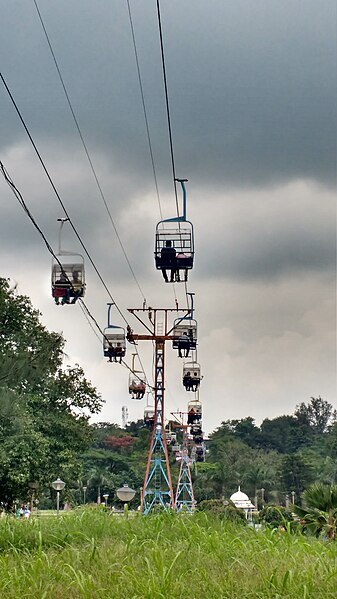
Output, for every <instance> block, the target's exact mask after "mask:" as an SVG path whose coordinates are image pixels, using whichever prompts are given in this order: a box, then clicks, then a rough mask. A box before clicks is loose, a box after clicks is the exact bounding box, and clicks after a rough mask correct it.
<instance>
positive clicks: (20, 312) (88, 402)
mask: <svg viewBox="0 0 337 599" xmlns="http://www.w3.org/2000/svg"><path fill="white" fill-rule="evenodd" d="M0 341H1V342H0V439H1V446H0V447H1V448H0V497H1V500H2V501H3V502H10V501H13V500H14V499H15V498H16V497H20V496H24V495H25V494H27V493H28V488H29V483H32V482H34V483H38V484H40V485H46V484H50V482H51V481H52V480H54V477H55V478H56V477H57V476H61V477H63V478H64V479H65V480H67V479H69V477H73V476H76V472H77V471H79V469H80V464H79V462H78V454H79V452H82V451H84V450H85V449H86V448H87V447H88V445H89V442H90V437H91V429H90V425H89V417H90V415H91V414H94V413H97V412H98V411H99V410H100V409H101V405H102V400H101V398H100V396H99V394H98V393H97V391H96V389H95V388H94V387H93V386H92V385H91V383H90V382H89V381H87V380H86V378H85V376H84V372H83V370H82V368H81V367H80V366H78V365H76V366H74V367H70V366H67V367H65V368H63V367H62V362H63V358H64V354H63V348H64V339H63V337H62V336H61V335H59V334H57V333H53V332H49V331H48V330H47V329H46V328H45V327H44V326H43V325H42V324H41V322H40V313H39V312H38V311H37V310H35V309H34V308H33V307H32V305H31V302H30V300H29V298H28V297H25V296H22V295H18V294H17V293H16V292H15V290H13V289H11V288H10V286H9V282H8V281H7V280H5V279H0Z"/></svg>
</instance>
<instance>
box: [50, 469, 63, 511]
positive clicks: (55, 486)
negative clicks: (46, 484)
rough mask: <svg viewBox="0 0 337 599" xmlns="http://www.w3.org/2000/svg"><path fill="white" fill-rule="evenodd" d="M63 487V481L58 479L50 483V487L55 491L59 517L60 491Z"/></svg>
mask: <svg viewBox="0 0 337 599" xmlns="http://www.w3.org/2000/svg"><path fill="white" fill-rule="evenodd" d="M65 486H66V483H64V482H63V480H61V479H60V478H58V479H57V480H54V482H53V483H52V487H53V489H55V491H56V509H57V515H58V516H59V515H60V491H63V489H64V487H65Z"/></svg>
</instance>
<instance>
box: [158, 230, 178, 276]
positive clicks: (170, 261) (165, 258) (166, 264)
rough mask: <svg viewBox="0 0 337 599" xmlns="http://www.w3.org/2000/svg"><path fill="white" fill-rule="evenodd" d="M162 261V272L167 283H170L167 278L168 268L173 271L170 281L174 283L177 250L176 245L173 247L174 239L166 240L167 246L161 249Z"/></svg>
mask: <svg viewBox="0 0 337 599" xmlns="http://www.w3.org/2000/svg"><path fill="white" fill-rule="evenodd" d="M160 255H161V263H162V266H163V267H162V269H161V270H162V273H163V277H164V280H165V283H168V282H169V281H168V278H167V272H166V271H167V269H169V270H170V271H171V277H170V283H173V281H174V277H175V275H176V271H177V268H176V251H175V249H174V247H172V241H171V240H170V239H168V240H167V241H166V242H165V246H164V247H163V248H162V249H161V252H160Z"/></svg>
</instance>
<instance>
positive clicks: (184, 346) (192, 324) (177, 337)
mask: <svg viewBox="0 0 337 599" xmlns="http://www.w3.org/2000/svg"><path fill="white" fill-rule="evenodd" d="M173 327H174V328H173V331H172V336H173V339H172V347H173V349H177V350H178V355H179V357H180V358H183V357H185V358H187V357H188V355H189V352H190V350H194V349H196V347H197V330H198V327H197V321H196V320H194V319H193V318H188V319H187V318H182V319H181V318H176V320H175V321H174V324H173ZM183 353H184V355H183Z"/></svg>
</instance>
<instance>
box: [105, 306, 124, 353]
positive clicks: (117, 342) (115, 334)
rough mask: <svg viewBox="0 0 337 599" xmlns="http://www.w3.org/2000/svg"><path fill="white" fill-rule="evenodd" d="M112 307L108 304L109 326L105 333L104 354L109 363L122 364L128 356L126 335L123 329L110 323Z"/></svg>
mask: <svg viewBox="0 0 337 599" xmlns="http://www.w3.org/2000/svg"><path fill="white" fill-rule="evenodd" d="M112 305H113V304H108V326H107V327H106V328H105V329H104V331H103V354H104V356H105V357H106V358H109V362H112V361H114V362H117V361H119V362H121V361H122V358H124V356H125V354H126V334H125V329H124V328H123V327H120V326H116V325H113V324H111V322H110V312H111V307H112Z"/></svg>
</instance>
